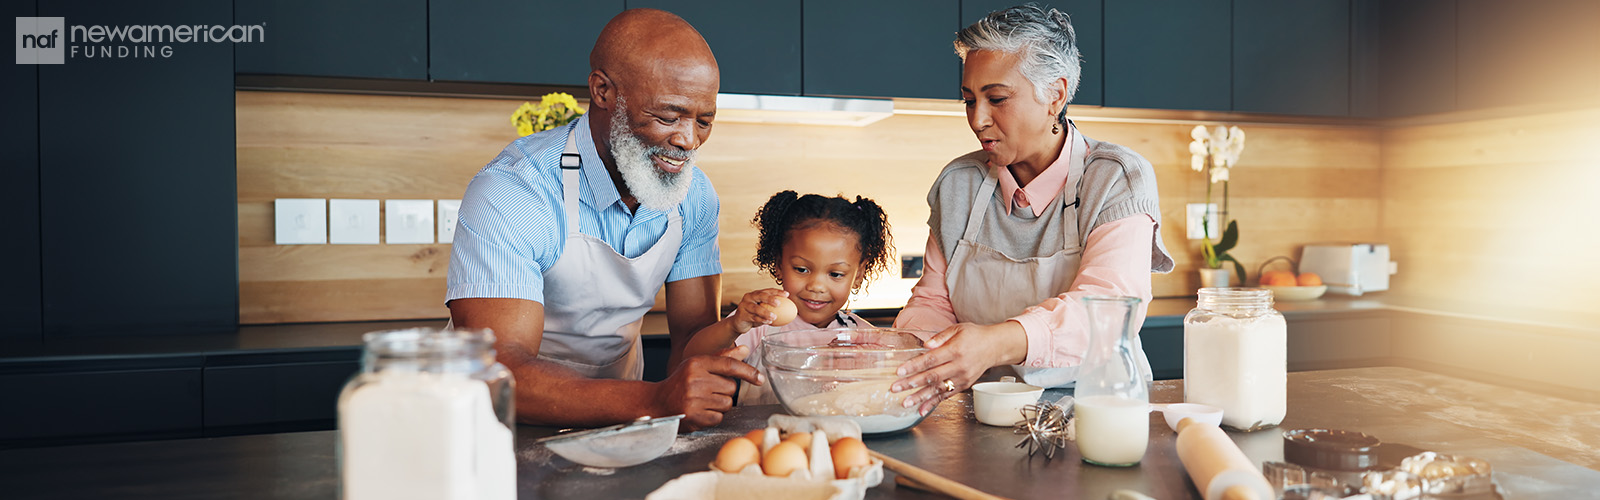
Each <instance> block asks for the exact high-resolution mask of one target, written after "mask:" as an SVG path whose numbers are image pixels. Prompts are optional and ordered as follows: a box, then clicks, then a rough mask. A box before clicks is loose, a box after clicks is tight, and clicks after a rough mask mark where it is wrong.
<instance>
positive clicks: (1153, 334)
mask: <svg viewBox="0 0 1600 500" xmlns="http://www.w3.org/2000/svg"><path fill="white" fill-rule="evenodd" d="M1139 343H1140V345H1141V346H1142V347H1144V356H1145V358H1147V359H1149V360H1150V375H1151V376H1152V377H1154V378H1155V379H1156V380H1171V379H1176V378H1183V325H1181V324H1179V325H1176V326H1150V325H1149V324H1148V323H1147V324H1146V325H1145V327H1144V328H1143V329H1141V330H1139Z"/></svg>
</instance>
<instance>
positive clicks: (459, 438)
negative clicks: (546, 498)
mask: <svg viewBox="0 0 1600 500" xmlns="http://www.w3.org/2000/svg"><path fill="white" fill-rule="evenodd" d="M363 340H364V341H365V342H366V348H365V352H364V353H363V355H362V359H361V372H360V373H358V374H356V376H355V377H353V378H351V379H350V382H349V383H347V384H345V387H344V392H342V393H340V394H339V431H340V436H339V464H340V470H341V479H342V490H343V498H345V499H346V500H365V499H385V500H393V499H410V498H416V499H451V500H467V499H472V500H499V499H505V500H512V499H515V498H516V496H517V489H516V486H517V484H516V483H517V461H516V455H515V453H514V451H513V447H512V434H513V429H515V428H516V427H515V422H514V418H515V414H516V412H515V410H514V407H513V397H512V389H513V380H512V378H511V371H510V370H507V369H506V367H505V366H504V365H501V364H499V363H497V362H495V351H494V347H493V346H494V334H492V333H490V332H489V331H488V330H436V329H411V330H394V331H386V332H373V333H368V334H366V336H364V337H363Z"/></svg>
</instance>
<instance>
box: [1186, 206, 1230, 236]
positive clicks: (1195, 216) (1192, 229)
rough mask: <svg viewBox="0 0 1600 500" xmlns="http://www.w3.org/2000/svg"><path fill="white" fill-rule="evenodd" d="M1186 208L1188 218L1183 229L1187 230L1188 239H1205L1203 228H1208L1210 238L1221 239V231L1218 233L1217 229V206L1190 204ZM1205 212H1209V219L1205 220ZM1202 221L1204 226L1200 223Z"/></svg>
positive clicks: (1204, 229)
mask: <svg viewBox="0 0 1600 500" xmlns="http://www.w3.org/2000/svg"><path fill="white" fill-rule="evenodd" d="M1186 207H1187V208H1188V215H1189V217H1188V221H1187V224H1186V225H1185V226H1184V227H1187V228H1189V239H1191V240H1199V239H1205V237H1206V227H1205V226H1210V229H1211V237H1212V238H1221V237H1222V231H1219V230H1218V229H1217V204H1216V203H1210V204H1206V203H1190V204H1188V205H1186ZM1206 212H1210V213H1211V215H1210V218H1209V219H1206V218H1205V217H1206ZM1202 220H1204V221H1205V223H1204V225H1202V224H1203V223H1202V222H1201V221H1202Z"/></svg>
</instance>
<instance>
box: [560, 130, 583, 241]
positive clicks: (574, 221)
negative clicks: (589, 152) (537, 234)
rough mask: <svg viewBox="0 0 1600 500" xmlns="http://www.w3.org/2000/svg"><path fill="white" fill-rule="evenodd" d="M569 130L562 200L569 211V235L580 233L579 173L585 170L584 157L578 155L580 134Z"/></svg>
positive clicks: (564, 154)
mask: <svg viewBox="0 0 1600 500" xmlns="http://www.w3.org/2000/svg"><path fill="white" fill-rule="evenodd" d="M576 128H577V126H576V125H574V126H572V127H569V128H568V129H567V149H566V150H565V151H563V152H562V153H561V199H562V204H563V206H564V207H566V211H567V234H574V233H577V232H578V182H579V180H578V172H579V171H581V169H582V168H583V157H582V156H579V155H578V134H576V133H574V132H573V130H575V129H576Z"/></svg>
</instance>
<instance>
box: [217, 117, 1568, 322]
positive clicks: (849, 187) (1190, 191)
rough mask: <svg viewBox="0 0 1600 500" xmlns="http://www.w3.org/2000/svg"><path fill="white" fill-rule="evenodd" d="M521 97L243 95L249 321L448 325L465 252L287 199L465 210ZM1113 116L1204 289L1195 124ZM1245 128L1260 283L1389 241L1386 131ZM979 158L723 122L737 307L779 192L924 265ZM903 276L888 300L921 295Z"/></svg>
mask: <svg viewBox="0 0 1600 500" xmlns="http://www.w3.org/2000/svg"><path fill="white" fill-rule="evenodd" d="M520 102H521V101H520V100H494V99H469V98H443V97H395V96H364V95H335V94H311V93H288V92H253V91H241V92H238V94H237V107H238V113H237V117H238V128H237V129H238V169H239V247H240V252H239V280H240V285H239V286H240V297H239V298H240V314H239V316H240V321H241V322H243V323H247V324H260V323H283V322H307V321H355V320H382V319H406V318H443V317H445V316H447V310H446V309H445V307H444V305H443V297H444V277H445V273H446V272H447V270H448V267H449V253H450V246H449V245H447V244H433V245H388V244H385V245H284V246H279V245H275V244H273V229H272V227H273V222H272V200H273V199H275V198H364V199H411V198H416V199H455V198H460V197H461V195H462V193H463V192H464V191H465V190H466V186H467V182H468V181H469V180H470V179H471V178H472V175H473V174H474V173H476V172H477V171H478V169H480V168H481V167H482V166H483V165H484V164H485V163H487V162H488V161H489V160H490V159H492V158H493V157H494V156H495V155H496V154H497V153H498V152H499V151H500V150H501V149H502V148H503V147H505V145H506V144H507V143H508V142H510V141H511V140H513V139H515V138H516V136H515V132H514V130H513V129H512V127H511V124H510V122H509V119H508V117H509V116H510V113H511V110H513V109H515V108H516V106H517V105H518V104H520ZM1097 111H1099V110H1094V109H1088V110H1083V111H1081V112H1080V111H1078V110H1077V109H1074V110H1073V111H1072V112H1071V113H1072V114H1073V116H1077V117H1078V118H1079V121H1078V125H1079V127H1080V129H1081V130H1083V132H1084V133H1085V134H1087V135H1089V136H1090V137H1093V138H1095V139H1099V140H1103V141H1111V142H1115V143H1118V144H1122V145H1125V146H1128V147H1131V148H1133V149H1134V150H1135V151H1138V152H1139V153H1140V154H1143V155H1144V156H1145V157H1146V158H1148V159H1149V160H1150V161H1151V162H1152V163H1153V164H1154V165H1155V168H1156V175H1157V178H1158V183H1159V186H1160V191H1161V206H1162V218H1163V224H1162V229H1161V230H1162V236H1163V238H1165V239H1166V242H1167V245H1168V248H1169V249H1170V250H1172V252H1173V254H1174V257H1175V258H1176V260H1177V269H1176V270H1175V271H1173V272H1172V273H1171V274H1165V275H1156V276H1154V279H1153V282H1154V291H1155V294H1156V295H1157V296H1183V295H1192V294H1193V293H1194V290H1195V288H1196V287H1197V286H1198V281H1199V280H1198V276H1197V274H1196V273H1195V272H1194V270H1195V261H1196V260H1197V257H1198V255H1199V245H1198V243H1196V242H1193V241H1190V240H1187V239H1185V238H1184V232H1185V230H1184V227H1183V226H1184V220H1183V219H1184V204H1185V203H1190V202H1194V203H1198V202H1201V201H1202V200H1203V199H1204V197H1205V184H1204V183H1203V182H1204V181H1203V180H1202V178H1201V174H1199V173H1197V172H1193V171H1191V170H1189V156H1188V142H1189V129H1190V128H1192V127H1193V124H1190V123H1183V122H1179V121H1156V122H1141V123H1130V122H1121V121H1114V120H1113V121H1106V120H1098V119H1096V117H1095V113H1096V112H1097ZM1243 128H1244V129H1245V130H1246V132H1247V133H1248V134H1249V141H1248V144H1247V145H1246V148H1245V152H1244V154H1243V156H1242V157H1241V159H1240V166H1239V167H1238V168H1236V169H1235V170H1234V171H1233V175H1232V177H1233V184H1235V185H1233V186H1232V188H1231V191H1232V198H1231V206H1230V208H1231V210H1232V212H1233V213H1232V216H1233V217H1234V218H1236V219H1238V221H1239V226H1240V230H1241V243H1240V246H1239V248H1238V249H1236V250H1235V251H1234V255H1235V256H1237V257H1238V258H1239V259H1240V260H1241V261H1243V262H1244V263H1245V265H1246V267H1248V268H1249V269H1250V272H1251V274H1252V279H1253V278H1254V274H1255V271H1256V269H1255V268H1256V266H1258V265H1259V264H1260V263H1261V262H1262V261H1263V260H1265V259H1267V258H1270V257H1272V256H1275V255H1289V256H1294V257H1298V255H1299V252H1298V248H1299V246H1300V245H1302V244H1304V243H1308V242H1319V241H1365V240H1375V239H1377V238H1378V237H1379V236H1381V234H1382V233H1381V226H1382V223H1381V217H1382V214H1381V212H1380V209H1381V205H1382V203H1383V201H1384V200H1383V198H1382V195H1381V193H1382V189H1381V188H1384V187H1386V186H1387V185H1388V184H1389V183H1388V179H1387V178H1386V177H1384V176H1382V175H1380V171H1379V166H1380V152H1379V149H1380V148H1379V142H1380V131H1379V130H1377V129H1375V128H1354V127H1328V126H1294V125H1244V126H1243ZM1396 132H1398V131H1396ZM975 146H976V144H975V141H974V140H973V137H972V134H971V132H970V131H969V130H968V128H967V125H966V122H965V120H964V119H963V118H960V117H953V116H926V115H895V116H893V117H891V118H888V119H885V120H883V121H881V122H878V123H876V124H873V125H871V126H868V127H864V128H850V127H827V126H805V125H766V124H751V123H733V122H724V121H719V122H718V123H717V126H716V130H715V133H713V134H712V137H711V139H710V141H709V142H707V143H706V145H705V147H704V148H703V149H702V150H701V154H700V167H701V168H702V169H704V170H705V172H706V174H707V175H708V176H709V177H710V178H711V181H712V183H713V184H714V185H715V186H716V189H717V193H718V195H719V196H720V197H721V199H722V217H721V225H722V226H721V229H722V233H721V239H720V242H721V245H722V261H723V268H724V277H723V283H724V300H736V298H737V297H739V296H741V295H743V294H744V293H745V292H746V291H749V290H751V289H754V288H762V287H767V286H771V280H770V279H768V278H766V277H764V276H761V275H759V274H757V273H756V271H755V267H754V265H752V264H751V263H750V259H751V257H752V256H753V255H754V253H755V239H756V235H755V230H754V228H752V227H751V226H750V224H749V220H750V217H751V216H753V215H754V214H755V211H756V209H757V208H758V207H759V206H760V205H761V204H762V203H764V202H765V201H766V199H767V198H768V197H769V196H771V195H772V193H774V192H776V191H779V190H782V189H794V190H796V191H800V192H802V193H805V192H815V193H823V194H845V195H850V196H854V195H862V196H867V197H870V198H873V199H874V200H876V201H878V202H879V203H880V204H882V205H883V206H884V208H885V210H886V211H887V212H888V213H889V216H890V223H891V224H892V225H893V226H894V236H895V242H896V246H897V247H898V250H899V253H909V254H921V253H922V251H923V248H924V245H925V244H926V242H927V216H928V207H927V202H926V196H927V190H928V186H929V185H930V184H931V183H932V182H933V179H934V177H935V176H936V175H937V174H938V172H939V169H940V168H941V167H942V166H943V165H944V164H945V163H946V162H947V161H949V160H950V159H951V158H953V157H955V156H958V155H961V154H964V153H966V152H968V151H971V150H973V149H976V148H975ZM1384 158H1385V159H1387V158H1388V157H1387V156H1385V157H1384ZM1591 185H1593V184H1591ZM1589 213H1594V212H1593V211H1591V212H1589ZM896 265H898V262H897V263H896ZM891 273H892V274H894V276H891V277H889V278H888V279H886V280H882V281H880V282H879V283H878V284H875V288H874V289H878V288H877V287H884V288H888V287H895V286H901V287H903V286H904V285H905V282H902V281H900V280H898V278H897V276H898V271H897V270H894V271H891Z"/></svg>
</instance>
